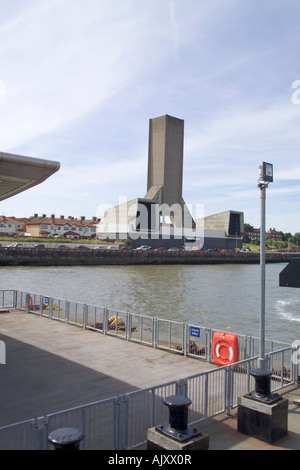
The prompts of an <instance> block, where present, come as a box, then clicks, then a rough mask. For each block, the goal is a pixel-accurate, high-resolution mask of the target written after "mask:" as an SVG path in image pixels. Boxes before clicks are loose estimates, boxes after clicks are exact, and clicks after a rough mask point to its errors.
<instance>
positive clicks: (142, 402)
mask: <svg viewBox="0 0 300 470" xmlns="http://www.w3.org/2000/svg"><path fill="white" fill-rule="evenodd" d="M177 393H178V381H174V382H170V383H167V384H163V385H160V386H157V387H152V388H147V389H144V390H138V391H135V392H130V393H127V394H126V395H125V401H124V403H125V410H126V411H125V427H124V438H123V442H122V447H120V448H123V449H131V448H138V447H140V446H142V445H144V444H145V443H146V440H147V430H148V429H149V428H151V427H153V426H156V425H160V424H164V423H168V422H169V410H168V408H167V406H166V405H164V403H163V399H164V398H166V397H167V396H170V395H175V394H177Z"/></svg>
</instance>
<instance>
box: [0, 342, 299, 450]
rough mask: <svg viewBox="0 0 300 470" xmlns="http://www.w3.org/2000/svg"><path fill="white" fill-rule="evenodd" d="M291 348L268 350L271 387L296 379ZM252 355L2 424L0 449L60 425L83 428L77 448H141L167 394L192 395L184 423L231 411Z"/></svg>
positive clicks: (41, 437)
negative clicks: (59, 409)
mask: <svg viewBox="0 0 300 470" xmlns="http://www.w3.org/2000/svg"><path fill="white" fill-rule="evenodd" d="M294 351H295V347H293V346H291V347H289V348H284V349H281V350H279V351H275V352H272V353H269V354H267V360H268V364H269V365H273V367H274V365H275V367H276V368H275V369H273V375H272V379H271V391H272V392H274V391H275V390H282V389H284V388H286V387H288V386H290V385H292V384H295V383H297V381H298V367H297V365H294V364H292V360H291V358H292V354H293V352H294ZM257 359H258V357H256V358H251V359H245V360H243V361H240V362H238V363H235V364H231V365H229V366H223V367H219V368H216V369H212V370H209V371H205V372H201V373H199V374H196V375H193V376H189V377H186V378H183V379H180V380H175V381H172V382H169V383H165V384H161V385H157V386H154V387H149V388H146V389H143V390H136V391H134V392H130V393H126V394H124V395H121V396H117V397H116V396H115V397H111V398H109V399H104V400H100V401H98V402H94V403H88V404H86V405H83V406H78V407H75V408H71V409H68V410H63V411H60V412H58V413H52V414H49V415H46V416H45V417H40V418H38V419H31V420H28V421H25V422H22V423H16V424H13V425H10V426H4V427H2V428H0V449H1V450H6V449H14V450H22V449H23V450H26V449H40V450H43V449H48V448H49V447H50V445H49V443H48V440H47V437H48V436H49V434H50V433H51V432H52V431H53V430H55V429H58V428H61V427H77V428H78V429H80V430H81V431H82V432H83V434H84V439H83V441H82V445H81V448H82V449H85V450H89V449H90V450H118V449H138V448H143V446H145V444H146V440H147V430H148V429H149V428H151V427H153V426H156V425H159V424H163V423H165V422H168V410H167V408H166V406H165V405H164V404H163V399H164V398H165V397H167V396H169V395H182V396H187V397H189V398H190V399H191V401H192V404H191V406H190V408H189V425H193V426H194V425H195V424H197V423H198V424H199V423H201V422H202V421H204V420H205V419H208V418H212V417H214V416H216V415H219V414H221V413H226V414H227V415H230V412H231V410H233V409H234V408H236V407H237V405H238V397H239V396H241V395H243V394H245V393H248V392H250V391H251V390H253V389H254V387H255V384H254V378H253V377H252V376H251V374H250V371H251V370H252V369H255V368H256V367H257ZM279 365H281V369H280V370H279V368H277V367H278V366H279ZM144 448H145V447H144Z"/></svg>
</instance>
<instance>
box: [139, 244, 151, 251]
mask: <svg viewBox="0 0 300 470" xmlns="http://www.w3.org/2000/svg"><path fill="white" fill-rule="evenodd" d="M136 250H151V246H150V245H141V246H138V247H137V248H136Z"/></svg>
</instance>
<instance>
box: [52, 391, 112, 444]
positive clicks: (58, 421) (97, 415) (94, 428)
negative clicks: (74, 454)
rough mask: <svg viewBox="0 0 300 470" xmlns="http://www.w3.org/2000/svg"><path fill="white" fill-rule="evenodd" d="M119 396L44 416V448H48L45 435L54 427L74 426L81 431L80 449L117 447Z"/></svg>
mask: <svg viewBox="0 0 300 470" xmlns="http://www.w3.org/2000/svg"><path fill="white" fill-rule="evenodd" d="M119 401H120V400H119V398H117V397H112V398H108V399H106V400H101V401H99V402H95V403H90V404H88V405H84V406H79V407H76V408H72V409H69V410H65V411H61V412H59V413H52V414H50V415H47V416H46V432H45V440H46V442H45V448H46V449H50V448H51V445H50V444H49V443H48V440H47V437H48V436H49V434H50V433H51V432H52V431H54V430H55V429H59V428H62V427H75V428H77V429H79V430H80V431H82V433H83V435H84V439H83V440H82V443H81V445H80V448H81V449H82V450H111V449H116V448H118V436H119V435H120V432H119V429H118V422H119V420H118V406H119Z"/></svg>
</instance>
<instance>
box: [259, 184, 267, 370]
mask: <svg viewBox="0 0 300 470" xmlns="http://www.w3.org/2000/svg"><path fill="white" fill-rule="evenodd" d="M259 187H260V202H261V223H260V324H259V337H260V343H259V359H258V365H259V367H260V368H261V369H264V367H265V307H266V188H267V187H268V184H267V183H260V184H259Z"/></svg>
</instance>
